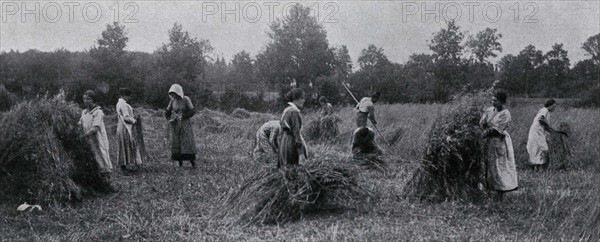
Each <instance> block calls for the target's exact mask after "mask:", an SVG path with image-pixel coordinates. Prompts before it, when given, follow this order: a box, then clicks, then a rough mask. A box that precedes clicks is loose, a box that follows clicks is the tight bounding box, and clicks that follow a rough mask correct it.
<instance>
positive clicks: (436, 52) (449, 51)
mask: <svg viewBox="0 0 600 242" xmlns="http://www.w3.org/2000/svg"><path fill="white" fill-rule="evenodd" d="M464 37H465V36H464V34H463V33H462V32H461V31H460V27H458V25H456V23H455V22H454V20H452V21H449V22H447V27H446V28H445V29H442V30H440V31H439V32H437V33H435V34H434V36H433V39H432V40H431V41H430V44H429V49H430V50H431V51H433V57H434V58H435V59H436V60H452V61H457V60H459V59H460V57H461V55H462V50H463V46H462V45H461V42H462V41H463V39H464Z"/></svg>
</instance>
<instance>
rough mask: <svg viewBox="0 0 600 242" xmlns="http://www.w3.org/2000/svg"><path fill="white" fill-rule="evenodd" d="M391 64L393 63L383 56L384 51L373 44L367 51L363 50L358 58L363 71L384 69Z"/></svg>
mask: <svg viewBox="0 0 600 242" xmlns="http://www.w3.org/2000/svg"><path fill="white" fill-rule="evenodd" d="M389 64H391V63H390V61H389V60H388V58H387V56H385V54H383V49H382V48H377V47H376V46H375V45H373V44H370V45H369V46H368V47H367V48H366V49H363V50H362V51H361V52H360V56H359V57H358V65H359V66H360V69H361V70H371V69H377V68H383V67H385V66H386V65H389Z"/></svg>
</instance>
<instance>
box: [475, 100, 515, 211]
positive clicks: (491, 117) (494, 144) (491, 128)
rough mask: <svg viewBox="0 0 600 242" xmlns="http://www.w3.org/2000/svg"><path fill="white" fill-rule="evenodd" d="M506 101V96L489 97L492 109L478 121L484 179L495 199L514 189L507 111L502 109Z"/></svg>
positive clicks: (513, 165) (511, 147) (513, 156)
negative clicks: (483, 142)
mask: <svg viewBox="0 0 600 242" xmlns="http://www.w3.org/2000/svg"><path fill="white" fill-rule="evenodd" d="M506 98H507V95H506V93H504V92H497V93H496V94H495V95H494V97H493V98H492V104H493V107H490V108H488V109H486V110H485V112H484V114H483V117H482V118H481V120H480V121H479V124H480V125H481V127H482V128H483V130H484V137H485V138H486V154H487V157H486V158H487V164H486V173H487V177H486V180H487V182H488V185H489V186H490V188H492V189H494V190H496V191H497V192H498V194H497V195H498V197H497V198H498V199H502V197H503V194H504V193H505V192H509V191H513V190H516V189H517V188H518V181H517V168H516V164H515V154H514V150H513V145H512V139H511V138H510V135H509V134H508V132H507V131H506V129H507V128H508V126H509V124H510V121H511V115H510V112H509V111H508V109H506V108H505V107H504V105H505V104H506Z"/></svg>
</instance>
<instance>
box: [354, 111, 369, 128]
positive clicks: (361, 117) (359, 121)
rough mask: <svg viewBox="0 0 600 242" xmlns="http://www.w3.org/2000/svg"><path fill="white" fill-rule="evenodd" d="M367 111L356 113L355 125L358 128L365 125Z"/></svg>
mask: <svg viewBox="0 0 600 242" xmlns="http://www.w3.org/2000/svg"><path fill="white" fill-rule="evenodd" d="M368 115H369V114H368V113H363V112H358V113H356V126H357V127H358V128H360V127H365V126H367V121H368V120H369V118H368Z"/></svg>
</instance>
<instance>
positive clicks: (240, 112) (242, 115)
mask: <svg viewBox="0 0 600 242" xmlns="http://www.w3.org/2000/svg"><path fill="white" fill-rule="evenodd" d="M231 116H232V117H234V118H239V119H247V118H250V116H252V115H251V114H250V112H248V111H247V110H246V109H243V108H236V109H235V110H233V112H232V113H231Z"/></svg>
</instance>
